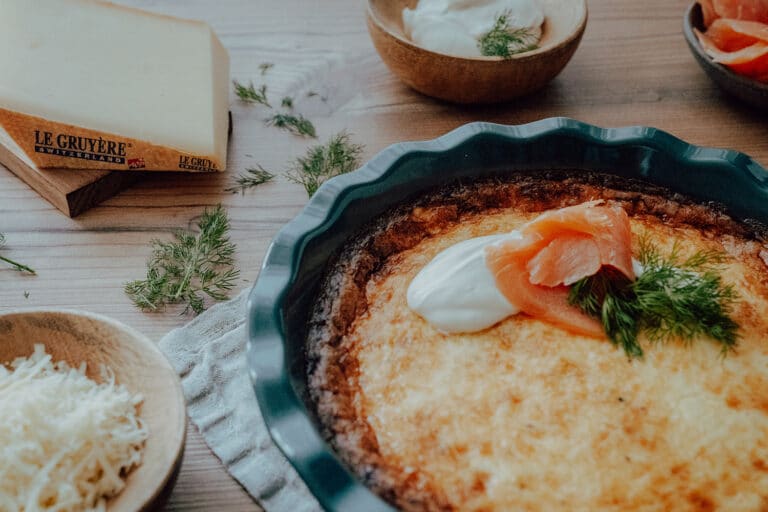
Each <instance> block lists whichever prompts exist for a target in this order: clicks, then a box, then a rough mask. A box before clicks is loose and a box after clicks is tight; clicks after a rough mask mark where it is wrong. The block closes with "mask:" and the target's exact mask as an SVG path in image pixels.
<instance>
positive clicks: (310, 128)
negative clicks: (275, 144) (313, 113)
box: [267, 113, 317, 139]
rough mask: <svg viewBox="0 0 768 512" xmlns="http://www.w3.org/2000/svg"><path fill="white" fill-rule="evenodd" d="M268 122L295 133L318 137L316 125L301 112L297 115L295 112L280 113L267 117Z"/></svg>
mask: <svg viewBox="0 0 768 512" xmlns="http://www.w3.org/2000/svg"><path fill="white" fill-rule="evenodd" d="M267 124H268V125H270V126H274V127H276V128H280V129H281V130H285V131H288V132H291V133H292V134H294V135H299V136H302V137H312V138H313V139H316V138H317V132H316V131H315V125H313V124H312V121H310V120H309V119H307V118H306V117H304V116H303V115H301V114H299V115H297V116H295V115H293V114H280V113H278V114H275V115H274V116H272V117H270V118H269V119H267Z"/></svg>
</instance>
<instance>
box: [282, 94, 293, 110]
mask: <svg viewBox="0 0 768 512" xmlns="http://www.w3.org/2000/svg"><path fill="white" fill-rule="evenodd" d="M280 104H281V105H282V106H283V107H284V108H288V109H291V108H293V98H291V97H290V96H285V97H284V98H283V99H282V101H281V102H280Z"/></svg>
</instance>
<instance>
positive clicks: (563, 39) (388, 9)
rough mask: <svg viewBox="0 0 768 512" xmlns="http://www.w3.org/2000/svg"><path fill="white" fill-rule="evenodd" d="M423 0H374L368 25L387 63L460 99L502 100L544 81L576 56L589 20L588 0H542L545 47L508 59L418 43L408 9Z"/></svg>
mask: <svg viewBox="0 0 768 512" xmlns="http://www.w3.org/2000/svg"><path fill="white" fill-rule="evenodd" d="M417 1H418V0H368V16H367V18H368V31H369V32H370V34H371V39H372V40H373V45H374V46H375V47H376V51H378V52H379V55H380V56H381V59H382V60H383V61H384V63H385V64H386V65H387V66H388V67H389V69H391V70H392V72H393V73H395V74H396V75H397V76H398V77H400V79H401V80H402V81H403V82H405V83H406V84H407V85H409V86H410V87H412V88H414V89H416V90H417V91H419V92H421V93H423V94H426V95H427V96H433V97H435V98H439V99H443V100H447V101H451V102H454V103H498V102H502V101H509V100H511V99H513V98H517V97H519V96H523V95H526V94H529V93H531V92H533V91H536V90H537V89H541V88H542V87H544V86H545V85H546V84H547V83H548V82H549V81H551V80H552V79H553V78H555V77H556V76H557V75H558V73H560V71H562V69H563V68H564V67H565V65H566V64H568V61H569V60H571V57H572V56H573V54H574V52H575V51H576V48H577V47H578V46H579V42H580V41H581V37H582V35H583V34H584V30H585V28H586V26H587V3H586V1H585V0H541V4H542V8H543V10H544V15H545V20H544V25H543V26H542V37H541V41H540V42H539V47H538V48H537V49H536V50H532V51H530V52H525V53H519V54H516V55H513V56H511V57H510V58H508V59H502V58H500V57H476V58H469V57H457V56H454V55H445V54H442V53H436V52H433V51H430V50H426V49H424V48H421V47H419V46H417V45H416V44H414V43H413V42H412V41H410V40H409V39H408V37H407V36H406V35H405V31H404V29H403V9H404V8H406V7H410V8H413V7H415V6H416V4H417Z"/></svg>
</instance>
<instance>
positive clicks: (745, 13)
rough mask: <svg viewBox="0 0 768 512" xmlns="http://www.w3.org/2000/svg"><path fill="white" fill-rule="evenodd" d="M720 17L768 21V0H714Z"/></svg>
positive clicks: (713, 2)
mask: <svg viewBox="0 0 768 512" xmlns="http://www.w3.org/2000/svg"><path fill="white" fill-rule="evenodd" d="M712 10H714V11H715V14H716V15H717V17H719V18H733V19H737V20H747V21H759V22H761V23H768V0H712Z"/></svg>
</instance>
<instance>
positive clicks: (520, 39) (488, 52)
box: [477, 11, 538, 59]
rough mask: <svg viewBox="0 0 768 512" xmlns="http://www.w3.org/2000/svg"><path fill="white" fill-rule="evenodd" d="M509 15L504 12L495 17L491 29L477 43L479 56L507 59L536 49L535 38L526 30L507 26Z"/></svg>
mask: <svg viewBox="0 0 768 512" xmlns="http://www.w3.org/2000/svg"><path fill="white" fill-rule="evenodd" d="M510 16H511V13H510V12H509V11H504V12H502V13H501V14H499V15H498V16H497V17H496V21H495V22H494V24H493V28H491V30H489V31H488V32H487V33H485V34H484V35H483V36H482V37H481V38H480V39H479V40H478V42H477V46H478V48H480V53H481V55H484V56H486V57H503V58H505V59H508V58H509V57H511V56H512V55H514V54H516V53H522V52H527V51H531V50H535V49H536V48H538V45H537V44H536V36H535V35H534V33H533V32H532V31H531V30H530V29H528V28H517V29H513V28H511V27H510V26H509V19H510Z"/></svg>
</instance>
